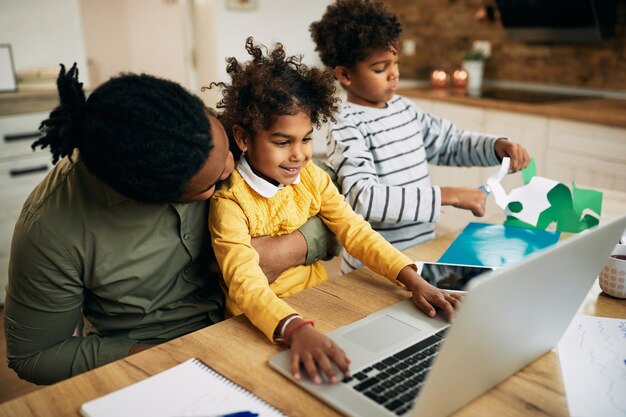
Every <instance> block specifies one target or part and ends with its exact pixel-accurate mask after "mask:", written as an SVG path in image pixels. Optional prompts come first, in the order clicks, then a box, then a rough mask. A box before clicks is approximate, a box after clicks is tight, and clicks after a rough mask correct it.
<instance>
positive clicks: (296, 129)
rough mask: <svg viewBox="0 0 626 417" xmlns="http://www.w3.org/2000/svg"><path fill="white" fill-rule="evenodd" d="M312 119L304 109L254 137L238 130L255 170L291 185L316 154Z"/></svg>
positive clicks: (240, 146)
mask: <svg viewBox="0 0 626 417" xmlns="http://www.w3.org/2000/svg"><path fill="white" fill-rule="evenodd" d="M312 133H313V128H312V123H311V119H310V118H309V116H308V115H307V114H305V113H304V112H299V113H297V114H294V115H283V116H280V117H279V118H278V119H276V122H275V123H274V124H273V125H272V126H271V127H270V128H269V129H268V130H264V131H261V132H258V133H257V134H256V135H255V136H254V138H251V137H250V136H249V135H248V134H247V133H245V132H244V131H243V130H236V131H235V139H236V140H237V145H239V148H240V149H241V150H242V151H244V152H245V153H246V160H247V161H248V163H249V164H250V167H252V170H253V171H254V172H255V173H256V174H257V175H258V176H260V177H261V178H264V179H265V180H267V181H269V182H271V183H272V184H274V185H278V184H283V185H288V184H292V183H293V182H294V181H295V180H296V178H297V177H298V174H299V173H300V171H301V170H302V168H304V166H305V165H306V164H307V163H308V162H309V160H310V159H311V158H312V156H313V142H312V139H311V134H312Z"/></svg>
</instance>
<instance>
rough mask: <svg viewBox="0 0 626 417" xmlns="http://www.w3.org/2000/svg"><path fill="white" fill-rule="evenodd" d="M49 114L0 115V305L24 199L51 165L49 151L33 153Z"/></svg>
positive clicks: (2, 302) (2, 300)
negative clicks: (32, 145)
mask: <svg viewBox="0 0 626 417" xmlns="http://www.w3.org/2000/svg"><path fill="white" fill-rule="evenodd" d="M47 116H48V112H36V113H25V114H19V115H5V116H0V140H1V142H0V195H1V196H2V198H1V199H0V305H3V304H4V300H5V287H6V284H7V281H8V268H9V255H10V251H11V237H12V235H13V229H14V227H15V222H16V220H17V218H18V216H19V214H20V211H21V209H22V205H23V203H24V200H26V197H27V196H28V194H29V193H30V192H31V191H32V189H33V188H34V187H35V185H36V184H37V183H38V182H39V181H41V179H42V178H43V177H44V176H45V175H46V173H47V172H48V171H49V170H50V168H51V166H52V162H51V161H52V157H51V155H50V152H49V150H48V149H44V150H41V149H40V150H37V151H33V150H32V149H31V148H30V145H31V143H32V142H34V141H35V140H36V139H37V137H39V131H38V128H39V124H40V123H41V121H42V120H43V119H45V118H46V117H47Z"/></svg>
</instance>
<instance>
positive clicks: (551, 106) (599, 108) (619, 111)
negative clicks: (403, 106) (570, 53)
mask: <svg viewBox="0 0 626 417" xmlns="http://www.w3.org/2000/svg"><path fill="white" fill-rule="evenodd" d="M397 93H398V94H400V95H403V96H406V97H414V98H423V99H429V100H440V101H445V102H449V103H456V104H464V105H469V106H476V107H483V108H490V109H495V110H503V111H514V112H519V113H527V114H536V115H541V116H548V117H555V118H560V119H569V120H575V121H579V122H588V123H597V124H600V125H604V126H615V127H623V128H626V100H619V99H606V98H595V97H572V98H571V99H563V100H558V101H549V102H540V103H529V102H520V101H510V100H505V99H494V98H488V97H470V96H466V95H459V94H455V93H453V92H452V91H442V90H432V89H430V88H423V87H404V88H399V89H398V91H397Z"/></svg>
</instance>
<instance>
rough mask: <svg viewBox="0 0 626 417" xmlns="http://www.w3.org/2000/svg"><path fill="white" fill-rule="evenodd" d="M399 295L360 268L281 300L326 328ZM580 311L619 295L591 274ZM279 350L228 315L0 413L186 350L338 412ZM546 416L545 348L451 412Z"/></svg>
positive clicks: (128, 375)
mask: <svg viewBox="0 0 626 417" xmlns="http://www.w3.org/2000/svg"><path fill="white" fill-rule="evenodd" d="M604 201H605V207H604V208H603V211H604V213H603V218H604V217H606V218H611V217H615V216H617V215H619V214H622V213H624V212H626V193H619V192H609V193H608V194H605V200H604ZM607 203H608V204H607ZM457 233H458V232H457ZM455 237H456V234H454V233H453V234H448V235H445V236H442V237H438V238H437V239H435V240H433V241H430V242H427V243H425V244H422V245H419V246H417V247H416V248H413V249H410V250H408V251H406V253H407V254H408V255H409V256H410V257H412V258H413V259H420V260H424V261H429V260H430V261H434V260H436V259H438V258H439V256H440V255H441V254H442V253H443V251H445V249H446V248H447V247H448V246H449V245H450V243H451V242H452V241H453V240H454V238H455ZM406 297H408V293H407V292H406V291H404V290H401V289H399V288H397V287H395V286H393V285H392V284H390V283H389V282H388V281H386V280H384V279H382V278H380V277H378V276H376V275H375V274H373V273H372V272H370V271H368V270H365V269H363V270H358V271H355V272H352V273H350V274H347V275H343V276H339V277H335V278H331V279H330V280H329V281H327V282H325V283H324V284H321V285H319V286H317V287H314V288H311V289H309V290H306V291H303V292H301V293H299V294H295V295H293V296H291V297H289V298H288V301H289V303H290V304H292V305H293V306H294V307H295V308H296V309H297V310H298V311H299V312H300V313H301V314H303V315H304V317H306V318H310V319H314V320H315V321H316V327H317V329H319V330H320V331H322V332H327V331H329V330H332V329H334V328H336V327H338V326H342V325H345V324H348V323H351V322H353V321H355V320H358V319H360V318H362V317H364V316H366V315H367V314H369V313H372V312H374V311H376V310H379V309H381V308H383V307H386V306H388V305H390V304H392V303H395V302H397V301H400V300H402V299H404V298H406ZM580 313H581V314H589V315H596V316H604V317H618V318H623V317H626V301H624V300H618V299H615V298H611V297H609V296H606V295H605V294H603V293H601V291H600V288H599V287H598V284H597V281H596V283H595V284H594V286H593V287H592V289H591V290H590V292H589V294H588V295H587V298H586V299H585V301H584V303H583V305H582V306H581V309H580ZM281 349H282V348H281V347H279V346H274V345H271V344H270V343H268V342H267V340H266V339H265V338H264V336H263V335H262V334H261V332H259V331H258V330H256V329H255V328H254V327H253V326H252V325H251V324H250V323H249V322H248V321H247V319H245V318H243V317H241V316H240V317H235V318H233V319H230V320H226V321H224V322H222V323H219V324H216V325H213V326H211V327H208V328H205V329H202V330H199V331H197V332H194V333H191V334H188V335H186V336H184V337H181V338H178V339H175V340H172V341H170V342H168V343H165V344H162V345H159V346H157V347H154V348H152V349H150V350H147V351H144V352H142V353H139V354H137V355H134V356H131V357H128V358H125V359H122V360H119V361H116V362H114V363H111V364H108V365H105V366H102V367H100V368H98V369H95V370H93V371H90V372H87V373H85V374H82V375H78V376H76V377H74V378H70V379H68V380H66V381H62V382H59V383H57V384H54V385H51V386H48V387H45V388H42V389H40V390H38V391H35V392H33V393H30V394H27V395H24V396H22V397H19V398H16V399H14V400H12V401H8V402H5V403H3V404H1V405H0V416H11V417H15V416H23V417H28V416H57V415H58V416H72V415H74V416H76V415H79V411H78V410H79V408H80V405H81V404H82V403H84V402H85V401H88V400H91V399H94V398H97V397H99V396H102V395H104V394H107V393H109V392H111V391H114V390H117V389H119V388H122V387H124V386H127V385H129V384H131V383H133V382H137V381H139V380H141V379H144V378H146V377H148V376H150V375H154V374H155V373H158V372H160V371H163V370H165V369H167V368H170V367H172V366H174V365H176V364H178V363H180V362H183V361H185V360H187V359H189V358H191V357H197V358H200V359H202V360H203V361H204V362H206V363H207V364H209V365H210V366H211V367H213V368H214V369H215V370H217V371H218V372H220V373H222V374H223V375H225V376H227V377H228V378H230V379H231V380H233V381H235V382H237V383H238V384H240V385H242V386H243V387H245V388H247V389H248V390H250V391H252V392H254V393H255V394H257V395H258V396H260V397H261V398H263V399H265V400H266V401H268V402H269V403H271V404H273V405H275V406H276V407H278V408H279V409H281V410H282V411H283V412H285V413H286V414H287V415H289V416H312V415H315V416H338V413H337V412H336V411H334V409H332V408H330V407H329V406H327V405H325V404H324V403H322V402H320V401H318V400H317V399H316V398H314V397H313V396H311V395H309V394H308V393H306V392H305V391H303V390H302V389H300V388H299V387H298V386H296V385H295V384H293V383H291V382H290V381H288V380H287V379H286V378H284V377H282V376H281V375H279V374H278V373H277V372H275V371H273V370H272V369H271V368H270V367H269V365H268V363H267V360H268V358H269V357H270V356H271V355H273V354H274V353H276V352H278V351H279V350H281ZM451 395H454V393H451ZM546 415H550V416H567V415H568V412H567V405H566V401H565V396H564V391H563V381H562V379H561V373H560V367H559V362H558V358H557V356H556V354H555V352H553V351H551V352H548V353H546V354H545V355H543V356H542V357H540V358H539V359H537V360H536V361H535V362H533V363H531V364H530V365H528V366H527V367H526V368H524V369H522V370H521V371H519V372H517V373H516V374H515V375H513V376H511V377H510V378H508V379H507V380H505V381H504V382H502V383H501V384H499V385H498V386H496V387H494V388H493V389H492V390H490V391H489V392H487V393H485V394H483V395H482V396H480V397H479V398H477V399H476V400H474V401H473V402H472V403H470V404H468V405H467V406H465V407H464V408H462V409H460V410H459V411H457V412H456V413H455V414H454V416H455V417H461V416H463V417H466V416H467V417H469V416H481V417H484V416H525V417H526V416H546Z"/></svg>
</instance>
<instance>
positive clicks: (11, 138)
mask: <svg viewBox="0 0 626 417" xmlns="http://www.w3.org/2000/svg"><path fill="white" fill-rule="evenodd" d="M39 136H41V133H40V132H27V133H12V134H8V135H4V141H5V142H17V141H18V140H27V139H37V138H38V137H39Z"/></svg>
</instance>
